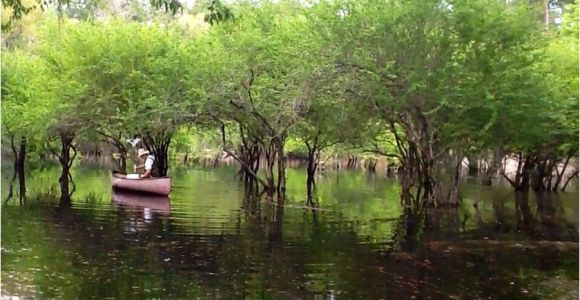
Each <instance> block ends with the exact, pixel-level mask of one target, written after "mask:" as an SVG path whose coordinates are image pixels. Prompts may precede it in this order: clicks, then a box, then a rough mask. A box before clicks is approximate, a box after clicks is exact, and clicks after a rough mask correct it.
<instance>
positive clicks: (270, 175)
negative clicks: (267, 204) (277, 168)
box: [264, 143, 276, 196]
mask: <svg viewBox="0 0 580 300" xmlns="http://www.w3.org/2000/svg"><path fill="white" fill-rule="evenodd" d="M265 156H266V186H265V187H264V188H265V189H266V193H267V194H268V196H273V194H274V191H276V186H275V184H274V165H275V161H276V149H275V146H274V144H273V143H270V144H269V145H268V147H267V149H266V152H265Z"/></svg>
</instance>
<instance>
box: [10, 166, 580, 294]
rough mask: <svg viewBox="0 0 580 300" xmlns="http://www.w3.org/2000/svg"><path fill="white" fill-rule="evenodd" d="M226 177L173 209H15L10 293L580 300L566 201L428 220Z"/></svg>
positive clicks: (155, 205) (293, 185)
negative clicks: (248, 185) (274, 191)
mask: <svg viewBox="0 0 580 300" xmlns="http://www.w3.org/2000/svg"><path fill="white" fill-rule="evenodd" d="M220 172H225V171H223V170H209V171H208V170H187V171H184V173H181V174H176V176H175V177H174V178H175V183H176V187H175V189H174V192H172V196H171V201H169V199H167V198H155V199H154V198H151V197H139V196H136V195H130V194H119V193H113V194H111V195H105V196H103V197H102V199H103V200H102V201H101V200H99V199H100V198H98V197H97V198H95V200H92V201H91V202H88V201H85V200H84V198H77V199H73V203H72V205H69V206H58V203H56V204H55V205H50V204H48V205H41V206H40V205H39V206H38V207H32V206H30V207H16V206H7V207H4V208H3V210H2V228H3V240H2V242H3V250H2V262H3V264H2V271H3V272H2V282H3V293H9V294H11V295H22V296H29V297H33V298H79V297H85V296H86V295H90V297H95V298H107V297H109V298H147V299H148V298H171V299H190V298H198V297H199V298H203V299H207V298H210V299H213V298H225V299H232V298H248V299H278V298H289V299H294V298H297V299H312V298H314V299H317V298H319V299H331V298H337V299H353V298H362V299H381V298H384V299H387V298H389V299H390V298H397V299H410V298H417V299H419V298H424V299H426V298H428V297H432V298H449V297H451V298H467V299H474V298H554V297H555V296H554V295H561V294H551V293H553V287H554V286H557V285H555V284H554V280H555V279H557V283H558V284H561V285H563V286H565V287H567V288H568V287H569V285H570V286H571V283H576V286H574V287H573V288H572V289H569V288H568V289H567V290H566V291H569V290H571V291H572V298H577V297H578V292H577V282H578V275H577V267H578V257H577V251H578V245H577V242H578V230H577V217H575V218H574V217H573V216H574V215H573V213H576V214H577V204H575V205H576V206H574V203H572V202H570V198H565V196H558V197H556V196H550V197H544V195H536V194H533V193H530V194H522V195H516V194H514V193H511V192H505V191H487V192H485V193H482V195H481V203H480V205H479V206H478V207H477V208H474V207H473V206H472V205H471V203H470V202H469V200H466V203H464V204H465V205H463V206H462V207H459V208H456V209H435V210H428V211H426V213H418V212H416V211H413V210H410V209H403V208H401V207H400V205H399V201H398V198H397V195H398V194H399V193H398V190H397V186H396V185H392V184H390V183H389V182H385V181H381V180H380V179H379V178H375V179H373V180H371V181H368V178H367V177H364V175H363V176H360V175H358V174H357V173H352V174H351V173H346V172H345V173H342V174H332V173H330V172H328V173H327V174H326V175H325V176H326V177H325V178H323V179H321V180H320V182H319V183H318V185H317V190H316V193H315V194H314V196H313V197H312V198H307V193H306V187H305V186H304V180H303V179H304V177H299V174H298V173H291V174H290V176H289V181H288V187H289V191H291V193H290V195H289V197H288V198H287V201H286V202H285V203H281V202H279V201H278V199H277V198H262V197H256V196H254V195H251V194H244V191H243V189H239V188H238V185H237V183H236V181H235V178H234V177H233V176H230V174H231V173H227V172H226V175H224V174H222V173H220ZM300 174H302V173H300ZM88 176H89V175H87V176H84V177H83V178H87V177H88ZM99 176H100V175H99V174H96V175H95V178H97V179H95V180H100V179H98V178H100V177H99ZM337 182H339V183H340V184H337ZM83 186H84V187H86V186H88V185H81V184H79V192H83V191H82V190H81V188H82V187H83ZM98 188H101V187H100V186H98ZM98 188H95V189H94V190H98ZM94 190H91V191H93V192H94ZM101 190H102V188H101ZM85 192H86V193H85V194H88V193H89V192H88V191H85ZM563 197H564V199H563ZM576 197H577V195H576ZM111 199H112V202H111ZM466 199H470V198H469V195H468V196H467V197H466ZM570 212H572V213H570ZM38 237H43V238H38ZM23 249H24V250H23ZM54 274H59V275H58V276H56V275H54ZM9 276H12V277H9ZM556 276H559V277H556ZM547 280H550V281H549V282H550V284H549V285H548V286H543V285H542V282H548V281H547ZM565 298H570V297H565Z"/></svg>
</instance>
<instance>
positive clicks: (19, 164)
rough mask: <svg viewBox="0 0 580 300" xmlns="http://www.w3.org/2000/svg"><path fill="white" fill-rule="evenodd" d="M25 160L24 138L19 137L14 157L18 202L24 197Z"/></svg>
mask: <svg viewBox="0 0 580 300" xmlns="http://www.w3.org/2000/svg"><path fill="white" fill-rule="evenodd" d="M25 160H26V138H25V137H21V138H20V148H19V150H18V159H16V168H15V169H16V171H17V172H16V173H17V174H18V187H19V188H20V191H19V192H20V195H19V196H20V203H22V202H23V201H24V199H26V177H25V176H24V162H25Z"/></svg>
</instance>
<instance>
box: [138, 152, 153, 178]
mask: <svg viewBox="0 0 580 300" xmlns="http://www.w3.org/2000/svg"><path fill="white" fill-rule="evenodd" d="M137 156H138V158H139V161H138V165H135V166H134V168H135V172H137V173H139V175H140V176H139V177H140V178H151V177H157V176H158V175H157V171H156V169H157V163H156V161H155V156H154V155H152V154H149V151H147V150H145V149H143V148H141V149H139V150H138V151H137Z"/></svg>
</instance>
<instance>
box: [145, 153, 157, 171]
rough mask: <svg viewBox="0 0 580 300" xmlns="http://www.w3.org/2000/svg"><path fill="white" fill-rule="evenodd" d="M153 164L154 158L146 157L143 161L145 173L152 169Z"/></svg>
mask: <svg viewBox="0 0 580 300" xmlns="http://www.w3.org/2000/svg"><path fill="white" fill-rule="evenodd" d="M153 162H155V156H153V155H148V156H147V159H146V160H145V171H150V170H151V169H152V168H153Z"/></svg>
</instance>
